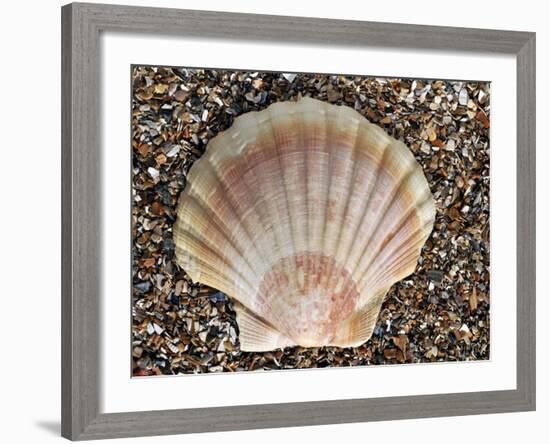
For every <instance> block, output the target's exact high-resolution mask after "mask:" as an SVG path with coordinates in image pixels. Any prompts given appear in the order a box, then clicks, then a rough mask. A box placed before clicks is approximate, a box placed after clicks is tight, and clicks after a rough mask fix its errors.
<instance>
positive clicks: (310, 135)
mask: <svg viewBox="0 0 550 444" xmlns="http://www.w3.org/2000/svg"><path fill="white" fill-rule="evenodd" d="M434 219H435V206H434V200H433V197H432V194H431V192H430V188H429V186H428V183H427V180H426V178H425V176H424V173H423V171H422V168H421V167H420V165H419V164H418V163H417V162H416V160H415V158H414V156H413V155H412V153H411V152H410V150H409V149H408V148H407V147H406V146H405V145H404V144H403V143H402V142H399V141H397V140H395V139H394V138H392V137H391V136H389V135H387V134H386V133H385V132H384V131H383V130H382V129H381V128H379V127H377V126H376V125H373V124H371V123H369V122H368V121H367V120H366V119H365V118H364V117H363V116H361V115H360V114H359V113H358V112H356V111H355V110H353V109H351V108H349V107H346V106H337V105H331V104H328V103H325V102H321V101H318V100H314V99H310V98H303V99H301V100H299V101H298V102H280V103H274V104H272V105H270V106H269V107H268V108H266V109H264V110H263V111H260V112H249V113H246V114H243V115H241V116H240V117H238V118H236V119H235V121H234V124H233V125H232V126H231V127H230V128H229V129H228V130H226V131H224V132H221V133H219V134H218V135H217V136H216V137H214V138H213V139H212V140H211V141H210V142H209V144H208V146H207V149H206V152H205V154H204V155H203V156H202V157H201V158H200V159H199V160H197V161H196V162H195V164H194V165H193V167H192V168H191V170H190V172H189V175H188V183H187V186H186V188H185V189H184V191H183V192H182V193H181V195H180V197H179V201H178V208H177V221H176V224H175V227H174V238H175V243H176V256H177V259H178V262H179V264H180V265H181V266H182V267H183V268H184V269H185V271H186V272H187V273H188V274H189V276H190V277H191V278H192V279H193V280H194V281H196V282H201V283H203V284H206V285H208V286H210V287H214V288H217V289H218V290H220V291H222V292H224V293H226V294H227V295H228V296H230V297H231V298H233V300H234V301H236V303H235V310H236V313H237V323H238V325H239V339H240V343H241V350H243V351H267V350H273V349H277V348H282V347H286V346H292V345H300V346H302V347H318V346H339V347H355V346H358V345H360V344H362V343H364V342H366V341H367V340H368V339H369V338H370V336H371V334H372V330H373V328H374V325H375V323H376V319H377V317H378V313H379V311H380V307H381V305H382V301H383V299H384V296H385V295H386V293H387V292H388V290H389V289H390V287H391V286H392V285H393V284H394V283H395V282H397V281H399V280H401V279H403V278H405V277H406V276H408V275H410V274H411V273H413V272H414V270H415V267H416V264H417V261H418V258H419V256H420V252H421V249H422V246H423V245H424V243H425V241H426V240H427V238H428V236H429V235H430V233H431V231H432V228H433V223H434Z"/></svg>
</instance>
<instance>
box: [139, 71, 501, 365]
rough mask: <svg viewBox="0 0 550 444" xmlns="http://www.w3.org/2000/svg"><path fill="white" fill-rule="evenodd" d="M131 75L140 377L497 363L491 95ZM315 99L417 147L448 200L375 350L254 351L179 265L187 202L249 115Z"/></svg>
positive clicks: (424, 86) (481, 89)
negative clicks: (342, 107) (212, 146)
mask: <svg viewBox="0 0 550 444" xmlns="http://www.w3.org/2000/svg"><path fill="white" fill-rule="evenodd" d="M132 74H133V100H132V132H133V138H132V151H133V175H132V184H133V194H132V199H133V202H132V240H133V242H132V247H133V250H132V252H133V263H132V273H133V291H132V303H133V305H132V306H133V326H132V334H133V350H132V355H133V359H134V375H136V376H143V375H155V374H178V373H204V372H221V371H243V370H256V369H285V368H288V369H292V368H312V367H328V366H332V367H336V366H353V365H370V364H391V363H404V362H408V363H412V362H433V361H464V360H478V359H488V358H489V126H490V100H489V98H490V89H489V86H490V84H489V83H488V82H460V81H442V80H434V81H429V80H414V79H391V78H387V79H386V78H373V77H363V76H361V77H359V76H336V75H317V74H295V75H294V74H293V75H292V76H291V75H289V74H288V73H286V74H283V73H258V72H248V71H229V70H202V69H183V68H160V67H159V68H157V67H140V66H137V67H134V68H133V73H132ZM303 96H309V97H313V98H316V99H318V100H323V101H327V102H330V103H336V104H346V105H347V106H350V107H352V108H354V109H356V110H357V111H359V112H360V113H361V114H362V115H363V116H365V117H366V118H367V119H368V120H369V121H371V122H373V123H375V124H377V125H378V126H380V127H382V128H383V129H384V130H385V131H386V132H387V133H388V134H390V135H392V136H393V137H395V138H396V139H398V140H402V141H403V142H405V144H406V145H407V146H409V147H410V149H411V151H412V152H413V154H414V155H415V157H416V160H417V161H418V162H419V163H420V165H421V166H422V168H423V170H424V174H425V175H426V178H427V179H428V182H429V184H430V188H431V191H432V194H433V196H434V198H435V200H436V213H437V214H436V221H435V225H434V230H433V233H432V235H431V237H430V238H429V239H428V241H427V243H426V245H425V246H424V248H423V251H422V254H421V258H420V260H419V263H418V265H417V268H416V271H415V273H414V275H412V276H410V277H409V278H406V279H405V280H403V281H401V282H399V283H397V284H396V285H394V286H393V287H392V288H391V289H390V291H389V292H388V295H387V296H386V299H385V302H384V303H383V306H382V310H381V312H380V315H379V317H378V322H377V324H376V326H375V328H374V333H373V336H372V337H371V339H370V340H369V341H368V342H367V343H365V344H364V345H362V346H360V347H355V348H338V347H320V348H307V349H304V348H301V347H288V348H285V349H283V350H275V351H272V352H242V351H240V344H239V340H238V326H237V324H236V322H235V313H234V306H233V302H232V301H231V300H229V298H227V296H226V295H224V294H223V293H220V292H219V291H217V290H215V289H211V288H208V287H206V286H200V285H199V286H196V285H193V284H192V282H191V280H190V279H189V277H188V276H187V274H186V273H185V270H183V269H181V268H180V267H179V266H178V265H177V264H176V261H175V257H174V248H175V245H174V241H173V237H172V228H173V224H174V222H175V208H176V204H177V197H178V195H179V194H180V192H181V191H182V190H183V189H184V187H185V185H186V175H187V172H188V171H189V168H190V167H191V165H192V164H193V162H194V161H196V160H197V159H198V158H200V156H201V155H202V154H203V152H204V149H205V146H206V144H207V143H208V141H209V140H210V139H211V138H213V137H214V136H215V135H216V134H218V133H219V132H220V131H223V130H225V129H227V128H228V127H230V126H231V124H232V122H233V120H234V118H235V117H236V116H238V115H241V114H243V113H245V112H247V111H250V110H261V109H264V108H266V107H267V106H268V105H269V104H271V103H273V102H277V101H287V100H297V99H298V98H300V97H303Z"/></svg>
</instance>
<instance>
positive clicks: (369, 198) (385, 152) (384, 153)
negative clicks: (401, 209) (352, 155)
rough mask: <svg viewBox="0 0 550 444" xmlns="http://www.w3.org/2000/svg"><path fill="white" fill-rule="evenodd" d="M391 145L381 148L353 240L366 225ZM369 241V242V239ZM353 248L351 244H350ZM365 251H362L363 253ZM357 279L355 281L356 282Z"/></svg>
mask: <svg viewBox="0 0 550 444" xmlns="http://www.w3.org/2000/svg"><path fill="white" fill-rule="evenodd" d="M390 145H391V144H387V145H385V146H384V148H383V151H382V155H381V156H380V161H379V162H378V164H377V165H376V172H375V174H374V177H375V179H374V183H373V185H372V187H371V188H370V190H369V193H368V195H367V198H366V203H365V207H364V209H363V214H362V216H361V221H362V222H361V223H359V224H358V225H357V230H356V232H355V233H354V236H353V238H354V239H356V238H357V235H358V233H359V231H360V230H361V228H363V224H364V223H366V221H367V219H366V216H367V214H368V210H369V208H370V205H371V202H372V196H373V195H374V190H376V186H377V185H378V182H379V181H380V171H381V170H382V164H383V163H384V159H385V158H386V156H387V155H388V154H389V152H390V150H389V148H388V147H389V146H390ZM369 240H370V237H369ZM368 242H369V241H367V246H368ZM352 246H353V244H352ZM364 250H365V249H363V251H364ZM356 268H357V267H356V265H355V266H354V267H353V268H352V269H351V270H350V273H351V275H352V276H355V272H356ZM358 280H359V279H357V281H358Z"/></svg>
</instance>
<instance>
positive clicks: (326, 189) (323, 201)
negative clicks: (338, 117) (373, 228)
mask: <svg viewBox="0 0 550 444" xmlns="http://www.w3.org/2000/svg"><path fill="white" fill-rule="evenodd" d="M328 113H329V110H328V109H327V107H326V106H324V107H322V112H321V113H320V114H322V116H323V124H322V125H320V126H321V127H322V128H323V130H324V139H323V140H324V146H323V149H322V151H323V153H327V157H328V159H327V166H326V171H325V172H326V173H327V176H328V177H329V180H328V181H327V180H325V181H324V182H325V183H326V186H324V187H323V196H322V198H321V199H320V203H321V204H322V205H323V208H322V209H320V211H319V213H320V214H324V215H325V217H320V218H319V219H320V220H321V224H322V227H320V232H321V233H322V234H321V237H320V238H319V240H318V244H317V245H315V248H312V250H313V251H315V252H316V253H317V252H318V253H320V254H316V256H315V270H319V269H320V267H321V255H322V251H321V250H322V247H323V243H324V238H325V228H326V211H327V205H326V203H327V201H328V196H329V188H330V182H331V179H332V174H330V173H329V171H330V165H331V153H330V150H329V149H327V146H328V141H329V140H330V135H331V134H332V133H331V131H330V130H329V124H328ZM320 283H321V278H318V284H317V285H320Z"/></svg>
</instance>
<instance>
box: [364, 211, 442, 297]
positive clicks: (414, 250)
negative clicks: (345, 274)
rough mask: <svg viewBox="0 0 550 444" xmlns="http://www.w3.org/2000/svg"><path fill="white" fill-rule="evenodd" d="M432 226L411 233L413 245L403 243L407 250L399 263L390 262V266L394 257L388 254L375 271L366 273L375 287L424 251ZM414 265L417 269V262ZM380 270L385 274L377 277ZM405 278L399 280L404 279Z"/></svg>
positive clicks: (402, 254)
mask: <svg viewBox="0 0 550 444" xmlns="http://www.w3.org/2000/svg"><path fill="white" fill-rule="evenodd" d="M431 224H432V222H431V221H430V222H428V223H426V224H425V225H423V226H422V227H420V228H418V229H417V230H415V231H414V232H413V233H411V235H410V236H409V237H408V238H407V241H408V242H409V243H411V245H409V244H408V243H407V241H404V242H403V244H404V245H405V247H406V248H405V249H404V251H402V252H401V254H400V255H399V259H398V260H397V261H395V262H394V263H391V262H390V263H389V264H388V260H389V259H391V256H392V255H391V254H389V253H386V254H385V255H384V257H383V261H381V262H380V264H379V265H378V266H377V267H376V268H375V269H373V270H372V271H371V270H369V271H368V272H367V273H366V276H367V277H368V276H370V277H372V278H373V281H372V284H373V287H375V286H376V285H379V284H380V282H382V281H383V279H385V278H386V277H387V275H392V274H393V273H394V272H395V271H396V270H395V269H396V268H397V269H399V268H400V267H401V266H402V265H401V264H402V263H406V261H407V260H412V259H414V257H415V256H417V255H418V254H419V251H420V250H422V246H423V245H424V243H425V242H426V240H427V238H428V237H429V235H430V231H428V230H427V229H428V228H429V227H430V225H431ZM417 238H418V240H417ZM411 239H412V240H411ZM413 265H414V266H415V267H416V261H415V262H414V264H413ZM411 266H412V265H411ZM384 267H388V269H387V270H384ZM380 270H384V272H383V273H381V274H380V275H377V273H379V271H380ZM408 274H410V273H408ZM408 274H406V275H405V276H403V277H406V276H408ZM403 277H401V278H399V279H397V280H400V279H403ZM396 282H397V281H396ZM392 285H393V283H392Z"/></svg>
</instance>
